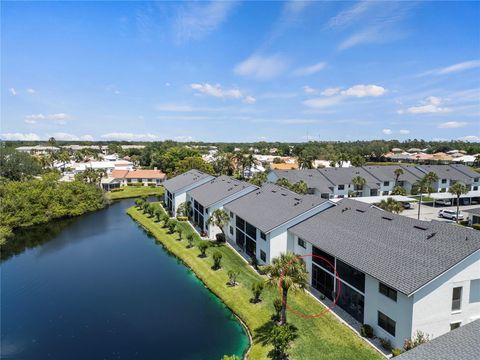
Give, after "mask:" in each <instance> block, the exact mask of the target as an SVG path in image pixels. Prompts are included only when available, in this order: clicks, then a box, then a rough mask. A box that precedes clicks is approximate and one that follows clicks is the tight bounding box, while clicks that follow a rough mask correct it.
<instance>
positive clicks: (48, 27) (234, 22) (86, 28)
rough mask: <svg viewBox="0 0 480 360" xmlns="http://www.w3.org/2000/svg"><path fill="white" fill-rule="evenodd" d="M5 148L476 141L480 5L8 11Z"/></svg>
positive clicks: (145, 5) (13, 7)
mask: <svg viewBox="0 0 480 360" xmlns="http://www.w3.org/2000/svg"><path fill="white" fill-rule="evenodd" d="M1 10H2V11H1V23H2V25H1V26H2V29H1V30H2V44H1V53H2V55H1V60H2V63H1V75H2V76H1V102H2V108H1V117H2V121H1V131H0V133H1V135H0V137H1V138H2V139H9V140H15V139H20V140H22V139H26V140H28V139H31V140H36V139H46V138H48V137H50V136H54V137H56V138H57V139H65V140H78V139H81V140H92V139H94V140H164V139H175V140H179V141H182V140H183V141H187V140H198V141H248V142H253V141H260V140H266V141H305V140H307V139H309V140H356V139H380V138H382V139H400V140H403V139H408V138H411V139H413V138H417V139H420V138H423V139H465V140H467V141H479V140H480V138H479V136H480V125H479V124H480V27H479V25H478V24H479V23H480V3H479V2H435V3H433V2H370V1H360V2H300V1H293V2H196V3H195V2H194V3H188V2H177V3H174V2H170V3H166V2H119V1H117V2H91V1H90V2H72V1H64V2H40V1H37V2H2V9H1Z"/></svg>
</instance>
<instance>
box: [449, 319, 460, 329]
mask: <svg viewBox="0 0 480 360" xmlns="http://www.w3.org/2000/svg"><path fill="white" fill-rule="evenodd" d="M460 325H462V322H461V321H459V322H454V323H451V324H450V331H452V330H455V329H458V328H459V327H460Z"/></svg>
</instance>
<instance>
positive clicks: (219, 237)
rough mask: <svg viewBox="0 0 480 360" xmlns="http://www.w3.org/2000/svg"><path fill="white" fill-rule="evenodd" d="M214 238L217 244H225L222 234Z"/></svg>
mask: <svg viewBox="0 0 480 360" xmlns="http://www.w3.org/2000/svg"><path fill="white" fill-rule="evenodd" d="M215 238H216V239H217V241H218V242H220V243H224V242H225V235H224V234H222V233H218V234H217V235H215Z"/></svg>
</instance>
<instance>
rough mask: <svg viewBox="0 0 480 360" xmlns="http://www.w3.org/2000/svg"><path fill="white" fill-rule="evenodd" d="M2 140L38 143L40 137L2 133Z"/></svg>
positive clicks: (32, 134) (0, 135) (30, 134)
mask: <svg viewBox="0 0 480 360" xmlns="http://www.w3.org/2000/svg"><path fill="white" fill-rule="evenodd" d="M0 137H1V139H2V140H21V141H38V140H40V136H38V135H37V134H34V133H26V134H24V133H2V134H0Z"/></svg>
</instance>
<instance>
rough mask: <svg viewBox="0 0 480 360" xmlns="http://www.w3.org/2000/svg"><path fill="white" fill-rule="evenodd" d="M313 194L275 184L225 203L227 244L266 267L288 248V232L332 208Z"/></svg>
mask: <svg viewBox="0 0 480 360" xmlns="http://www.w3.org/2000/svg"><path fill="white" fill-rule="evenodd" d="M332 205H333V203H331V202H330V201H328V200H325V199H322V198H320V197H319V196H315V195H299V194H297V193H294V192H292V191H290V190H287V189H285V188H283V187H280V186H277V185H274V184H268V183H267V184H265V185H263V186H262V187H261V188H259V189H258V190H255V191H252V192H249V193H248V194H246V195H244V196H242V197H240V198H238V199H237V200H234V201H232V202H229V203H227V204H225V205H224V206H223V207H224V209H225V210H226V211H227V212H228V213H229V216H230V223H229V224H228V226H227V229H225V230H226V231H225V233H226V234H227V241H229V242H230V243H231V244H232V245H233V246H235V247H236V248H237V249H239V250H240V251H242V252H244V253H246V254H247V255H248V256H249V257H252V258H253V257H254V258H256V259H259V263H260V264H269V263H270V261H271V260H272V259H273V258H275V257H277V256H279V255H280V253H282V252H285V251H286V249H287V229H288V228H289V227H291V226H293V225H295V224H298V223H299V222H301V221H303V220H305V219H307V218H309V217H310V216H312V215H315V214H316V213H318V212H320V211H322V210H324V209H326V208H328V207H330V206H332Z"/></svg>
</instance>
